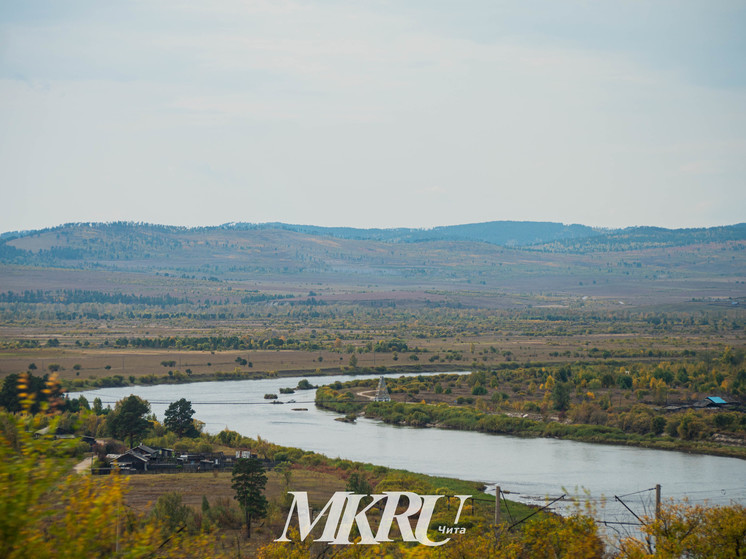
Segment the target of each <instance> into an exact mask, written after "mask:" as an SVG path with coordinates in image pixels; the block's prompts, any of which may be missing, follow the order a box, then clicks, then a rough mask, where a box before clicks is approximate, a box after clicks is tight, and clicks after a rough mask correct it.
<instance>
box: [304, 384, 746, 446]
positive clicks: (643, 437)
mask: <svg viewBox="0 0 746 559" xmlns="http://www.w3.org/2000/svg"><path fill="white" fill-rule="evenodd" d="M431 380H433V381H437V380H439V379H437V378H431ZM367 384H370V383H367ZM349 386H353V387H356V388H355V389H354V391H353V390H347V391H345V388H347V387H349ZM364 388H366V389H367V388H368V386H365V387H364ZM366 392H367V391H366V390H362V391H361V390H360V387H357V383H355V381H352V382H351V383H348V384H347V385H345V386H340V385H338V384H336V383H335V384H333V385H332V386H331V387H321V388H319V389H318V390H317V392H316V400H315V403H316V405H317V406H318V407H320V408H322V409H327V410H330V411H334V412H337V413H342V414H357V415H359V416H365V417H367V418H370V419H377V420H380V421H382V422H384V423H387V424H390V425H399V426H409V427H417V428H441V429H451V430H461V431H476V432H480V433H486V434H491V435H509V436H515V437H523V438H538V437H542V438H552V439H563V440H571V441H577V442H585V443H595V444H604V445H619V446H632V447H640V448H649V449H656V450H673V451H677V452H685V453H692V454H705V455H711V456H723V457H730V458H739V459H741V460H746V446H744V444H743V439H741V438H734V437H727V436H726V435H723V434H721V433H716V434H715V435H713V437H714V438H716V439H717V440H719V441H723V440H725V441H727V443H725V444H724V443H722V442H716V441H712V440H702V439H699V440H684V439H682V438H674V437H671V436H670V435H668V434H666V433H665V432H664V433H662V434H660V435H657V434H654V433H647V434H639V433H630V432H625V431H624V430H622V429H620V428H618V427H613V426H607V425H592V424H582V423H580V424H577V423H570V422H569V421H567V420H565V421H560V420H559V419H558V418H555V419H554V420H552V419H551V418H548V419H546V420H543V419H531V418H529V417H526V414H523V415H524V416H520V415H518V416H517V414H511V415H509V414H506V413H499V412H492V411H480V410H477V409H475V408H474V407H469V406H464V405H449V404H446V403H444V402H439V403H426V401H425V398H426V397H427V395H426V394H423V392H419V393H418V394H417V396H418V397H422V401H421V402H419V403H407V402H401V401H398V402H397V401H392V402H372V401H365V400H366ZM361 400H363V401H361ZM704 413H707V412H704ZM679 415H683V418H682V419H678V417H677V416H675V415H671V416H670V417H669V421H679V423H681V422H682V421H695V420H698V418H695V419H692V417H693V416H694V412H691V411H689V412H687V413H686V414H679ZM734 442H740V443H741V444H734ZM728 443H729V444H728Z"/></svg>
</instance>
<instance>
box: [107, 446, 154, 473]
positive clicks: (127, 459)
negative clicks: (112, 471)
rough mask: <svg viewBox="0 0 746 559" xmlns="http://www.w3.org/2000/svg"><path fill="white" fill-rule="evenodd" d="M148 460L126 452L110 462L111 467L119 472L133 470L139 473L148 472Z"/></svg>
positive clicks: (130, 451) (134, 453) (131, 452)
mask: <svg viewBox="0 0 746 559" xmlns="http://www.w3.org/2000/svg"><path fill="white" fill-rule="evenodd" d="M149 462H150V459H149V458H147V457H145V456H143V455H141V454H138V453H137V452H133V451H132V450H128V451H127V452H125V453H124V454H120V455H119V456H117V457H116V458H114V459H113V460H112V461H111V465H112V467H115V468H119V469H121V470H134V471H139V472H146V471H148V463H149Z"/></svg>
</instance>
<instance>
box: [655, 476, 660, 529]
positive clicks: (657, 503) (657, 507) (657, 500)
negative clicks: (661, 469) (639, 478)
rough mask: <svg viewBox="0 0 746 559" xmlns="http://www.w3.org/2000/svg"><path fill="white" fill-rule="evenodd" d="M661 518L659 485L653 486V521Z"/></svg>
mask: <svg viewBox="0 0 746 559" xmlns="http://www.w3.org/2000/svg"><path fill="white" fill-rule="evenodd" d="M660 516H661V484H660V483H656V484H655V519H656V520H658V519H659V518H660Z"/></svg>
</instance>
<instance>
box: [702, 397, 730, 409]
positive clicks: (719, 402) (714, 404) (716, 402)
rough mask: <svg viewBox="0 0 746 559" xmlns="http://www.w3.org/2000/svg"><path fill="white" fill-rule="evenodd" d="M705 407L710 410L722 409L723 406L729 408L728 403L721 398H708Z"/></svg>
mask: <svg viewBox="0 0 746 559" xmlns="http://www.w3.org/2000/svg"><path fill="white" fill-rule="evenodd" d="M704 403H705V407H708V408H722V407H723V406H727V405H728V402H726V401H725V400H723V399H722V398H721V397H719V396H708V397H707V398H705V402H704Z"/></svg>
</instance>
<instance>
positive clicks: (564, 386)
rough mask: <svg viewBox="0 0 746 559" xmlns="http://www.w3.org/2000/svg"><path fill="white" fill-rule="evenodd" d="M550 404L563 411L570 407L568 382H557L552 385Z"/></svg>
mask: <svg viewBox="0 0 746 559" xmlns="http://www.w3.org/2000/svg"><path fill="white" fill-rule="evenodd" d="M552 405H553V406H554V409H556V410H559V411H565V410H566V409H567V408H569V407H570V384H569V383H567V382H557V383H555V384H554V387H552Z"/></svg>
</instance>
